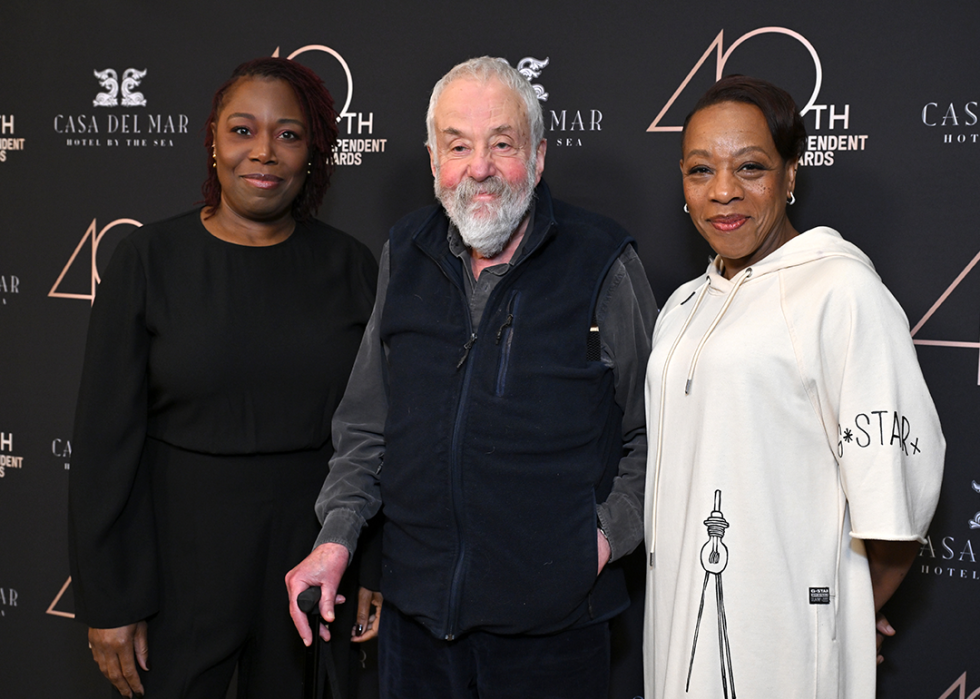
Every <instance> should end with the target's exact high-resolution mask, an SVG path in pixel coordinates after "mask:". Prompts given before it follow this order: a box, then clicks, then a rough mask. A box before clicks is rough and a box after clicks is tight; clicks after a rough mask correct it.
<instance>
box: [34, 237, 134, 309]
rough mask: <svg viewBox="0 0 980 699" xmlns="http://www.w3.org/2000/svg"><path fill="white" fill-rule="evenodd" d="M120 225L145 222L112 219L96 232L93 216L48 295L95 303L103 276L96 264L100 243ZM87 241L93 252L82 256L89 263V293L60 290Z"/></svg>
mask: <svg viewBox="0 0 980 699" xmlns="http://www.w3.org/2000/svg"><path fill="white" fill-rule="evenodd" d="M120 225H130V226H136V227H139V226H142V225H143V224H142V223H140V222H139V221H137V220H135V219H131V218H117V219H116V220H115V221H111V222H110V223H108V224H106V225H105V226H103V228H102V230H99V231H98V232H96V230H97V227H96V223H95V219H94V218H93V219H92V223H90V224H89V226H88V228H87V229H86V230H85V235H83V236H82V239H81V240H79V241H78V245H76V246H75V252H73V253H72V254H71V257H69V258H68V263H67V264H66V265H65V267H64V269H62V270H61V274H59V275H58V278H57V279H56V280H55V282H54V286H52V287H51V291H49V292H48V296H49V297H51V298H58V299H83V300H85V301H88V302H89V303H95V286H96V284H98V283H99V282H101V281H102V279H101V277H99V269H98V266H97V265H96V260H97V258H98V255H99V243H101V242H102V238H103V237H105V234H106V233H108V232H109V231H110V230H111V229H113V228H115V227H116V226H120ZM86 241H89V242H90V243H91V244H90V249H91V254H90V255H86V256H85V257H83V258H82V259H86V258H87V262H88V265H89V274H88V276H89V279H88V281H89V284H90V286H89V291H88V293H86V294H74V293H69V292H65V291H59V290H58V289H59V288H60V287H61V280H62V279H64V278H65V275H66V274H67V273H68V270H69V269H70V268H71V266H72V265H73V264H74V263H75V258H76V257H78V253H79V252H81V250H82V248H83V247H84V246H85V242H86Z"/></svg>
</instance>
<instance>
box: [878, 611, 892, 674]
mask: <svg viewBox="0 0 980 699" xmlns="http://www.w3.org/2000/svg"><path fill="white" fill-rule="evenodd" d="M875 631H876V633H875V646H876V650H877V654H878V664H879V665H881V663H882V662H884V660H885V656H883V655H882V654H881V644H882V643H883V642H884V640H885V636H894V635H895V629H893V628H892V625H891V624H889V623H888V619H886V618H885V615H884V614H882V613H881V612H878V614H877V616H876V617H875Z"/></svg>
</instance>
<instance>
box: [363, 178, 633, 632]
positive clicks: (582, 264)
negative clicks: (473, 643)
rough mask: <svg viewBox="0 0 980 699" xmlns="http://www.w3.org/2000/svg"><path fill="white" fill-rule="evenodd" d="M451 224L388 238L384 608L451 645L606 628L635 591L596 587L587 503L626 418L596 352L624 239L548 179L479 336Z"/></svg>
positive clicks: (438, 213) (611, 578)
mask: <svg viewBox="0 0 980 699" xmlns="http://www.w3.org/2000/svg"><path fill="white" fill-rule="evenodd" d="M447 228H448V222H447V220H446V217H445V215H444V213H443V211H442V209H441V207H430V208H428V209H424V210H422V211H420V212H416V213H415V214H413V215H410V216H409V217H407V218H406V219H404V220H403V221H402V222H401V223H399V224H398V225H397V226H396V227H395V228H394V229H393V230H392V232H391V238H390V242H389V251H390V260H391V277H390V282H389V286H388V293H387V297H386V300H385V305H384V313H383V315H382V318H381V326H380V329H381V339H382V341H383V342H384V344H385V346H386V347H387V349H388V364H387V371H388V384H389V406H388V421H387V424H386V426H385V456H384V465H383V467H382V471H381V488H382V501H383V502H384V508H385V514H386V516H387V523H386V525H385V530H384V574H383V587H384V594H385V598H386V600H390V601H391V602H392V603H393V604H394V605H395V606H396V607H398V608H399V609H400V610H402V611H403V612H405V613H406V614H409V615H410V616H413V617H415V618H417V619H418V620H419V621H420V622H421V623H422V624H424V625H425V626H426V627H427V628H428V629H429V630H430V631H432V633H433V634H435V635H436V636H438V637H441V638H452V637H455V636H457V635H459V634H460V633H464V632H465V631H468V630H471V629H477V628H478V629H482V630H485V631H490V632H494V633H501V634H517V633H550V632H554V631H558V630H562V629H566V628H570V627H573V626H578V625H585V624H588V623H593V622H595V621H599V620H602V619H606V618H609V617H611V616H613V615H614V614H616V613H618V612H619V611H621V610H622V609H623V608H625V606H626V605H627V604H628V598H627V596H626V591H625V585H624V583H623V581H622V579H621V572H620V571H619V570H618V569H616V568H609V569H608V572H607V571H604V572H603V574H602V575H601V576H599V578H596V574H595V571H596V563H597V552H596V509H595V508H596V503H597V502H601V501H603V500H604V499H605V497H606V496H607V495H608V493H609V491H610V488H611V486H612V480H613V478H614V477H615V475H616V472H617V470H618V464H619V460H620V458H621V457H622V413H621V411H620V410H619V408H618V407H617V405H616V403H615V400H614V390H613V372H612V370H611V369H610V368H609V367H607V366H605V365H604V364H603V363H602V362H601V361H589V360H588V359H587V356H586V355H587V350H586V344H587V340H588V337H589V327H590V325H591V322H592V318H593V313H594V307H595V303H596V297H597V295H598V290H599V288H600V286H601V283H602V281H603V279H604V278H605V276H606V273H607V271H608V270H609V268H610V266H611V265H612V263H613V262H614V261H615V259H616V258H617V257H618V256H619V254H620V253H621V252H622V250H623V249H624V247H625V246H626V245H627V244H629V243H630V239H629V238H628V236H627V234H626V233H625V231H623V230H622V229H621V228H619V227H618V226H617V225H616V224H614V223H613V222H612V221H610V220H609V219H606V218H603V217H600V216H597V215H595V214H591V213H589V212H586V211H583V210H581V209H577V208H574V207H570V206H567V205H564V204H562V203H560V202H553V201H552V200H551V197H550V194H549V193H548V189H547V187H546V186H545V185H543V184H542V185H540V186H539V187H538V201H537V204H536V215H535V221H534V226H533V230H530V231H529V233H528V235H529V236H530V238H529V239H528V241H527V242H526V244H525V252H524V255H523V256H522V258H521V259H520V260H519V261H518V263H517V264H516V266H515V267H514V269H512V270H511V271H510V272H508V273H507V274H506V275H505V276H504V277H503V279H502V280H501V281H500V283H499V284H498V285H497V287H496V288H495V289H494V291H493V292H492V294H491V296H490V298H489V301H488V303H487V307H486V310H485V311H484V313H483V318H482V321H481V323H480V327H478V328H472V327H471V322H470V314H469V307H468V304H467V299H466V296H465V291H464V289H465V287H464V282H463V277H462V275H463V274H464V270H463V268H462V264H461V262H460V260H459V259H458V258H456V257H455V256H453V254H452V253H451V252H450V250H449V246H448V242H447V238H446V233H447Z"/></svg>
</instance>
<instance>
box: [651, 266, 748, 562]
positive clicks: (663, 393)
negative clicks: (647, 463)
mask: <svg viewBox="0 0 980 699" xmlns="http://www.w3.org/2000/svg"><path fill="white" fill-rule="evenodd" d="M751 276H752V268H751V267H749V268H748V269H746V270H745V274H743V275H742V276H740V277H739V279H738V281H736V282H735V285H734V286H733V287H732V291H731V293H730V294H729V295H728V298H727V299H726V300H725V303H724V304H723V305H722V307H721V310H720V311H718V315H716V316H715V319H714V320H713V321H712V323H711V325H710V326H709V327H708V330H707V331H706V332H705V334H704V336H703V337H702V338H701V342H699V343H698V347H697V349H696V350H695V352H694V358H693V360H692V361H691V369H690V371H689V372H688V375H687V382H686V383H685V384H684V395H688V394H690V392H691V384H692V383H693V382H694V370H695V368H696V367H697V363H698V357H700V356H701V350H702V349H703V348H704V345H705V343H706V342H707V341H708V337H709V336H710V335H711V333H712V332H713V331H714V329H715V327H716V326H717V325H718V323H719V322H721V318H722V316H724V315H725V312H726V311H727V310H728V307H729V306H730V305H731V303H732V300H733V299H734V298H735V292H737V291H738V289H739V287H740V286H742V283H743V282H744V281H745V280H746V279H748V278H749V277H751ZM710 287H711V282H710V279H709V280H707V281H706V282H705V285H704V286H703V287H702V288H701V292H700V293H699V294H698V297H697V299H696V300H695V301H694V306H693V307H692V308H691V313H690V314H689V315H688V317H687V320H686V321H684V325H683V326H682V327H681V330H680V332H679V333H677V337H676V338H675V339H674V343H673V344H672V345H671V347H670V351H669V352H667V358H666V359H665V360H664V366H663V371H662V372H661V376H662V377H663V378H662V379H661V381H660V414H659V415H658V418H657V458H656V460H655V461H654V467H653V469H654V470H653V514H652V518H651V521H650V533H649V538H648V541H649V542H650V560H649V561H647V563H648V565H649V566H650V567H651V568H653V567H656V550H655V545H656V543H655V536H654V532H655V531H656V528H657V527H656V517H657V503H658V502H659V501H660V466H661V460H662V458H663V443H664V412H665V410H664V407H665V406H666V404H667V368H668V367H669V366H670V360H671V358H673V356H674V350H676V349H677V346H678V345H679V344H680V342H681V338H682V337H684V333H685V332H687V327H688V326H689V325H690V324H691V321H692V320H694V315H695V314H696V313H697V312H698V307H699V306H700V305H701V301H703V300H704V297H705V295H706V294H707V293H708V289H709V288H710Z"/></svg>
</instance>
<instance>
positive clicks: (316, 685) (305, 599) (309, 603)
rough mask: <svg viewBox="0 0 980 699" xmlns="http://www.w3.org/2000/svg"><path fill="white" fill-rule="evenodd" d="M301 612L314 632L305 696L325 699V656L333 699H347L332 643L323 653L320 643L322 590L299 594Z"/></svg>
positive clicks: (304, 591) (308, 657)
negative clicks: (323, 675) (323, 680)
mask: <svg viewBox="0 0 980 699" xmlns="http://www.w3.org/2000/svg"><path fill="white" fill-rule="evenodd" d="M296 602H297V603H298V604H299V608H300V610H301V611H302V612H303V613H304V614H306V618H307V619H309V622H310V629H312V630H313V642H312V643H311V644H310V645H309V647H308V648H307V649H306V676H305V679H304V681H303V686H304V696H305V697H306V699H323V694H322V692H321V691H320V686H321V680H322V678H321V672H322V671H321V668H320V656H321V655H323V661H324V669H325V670H326V675H327V684H328V686H329V687H330V698H331V699H346V698H345V697H344V694H343V692H341V690H340V685H339V683H338V682H337V667H336V665H335V664H334V659H333V653H331V652H330V642H329V641H327V642H326V644H325V650H326V652H324V653H321V648H320V643H321V641H322V639H321V638H320V624H321V623H322V622H323V619H322V618H321V617H320V588H319V587H308V588H306V589H305V590H303V591H302V592H301V593H300V594H299V598H298V599H297V600H296Z"/></svg>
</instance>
